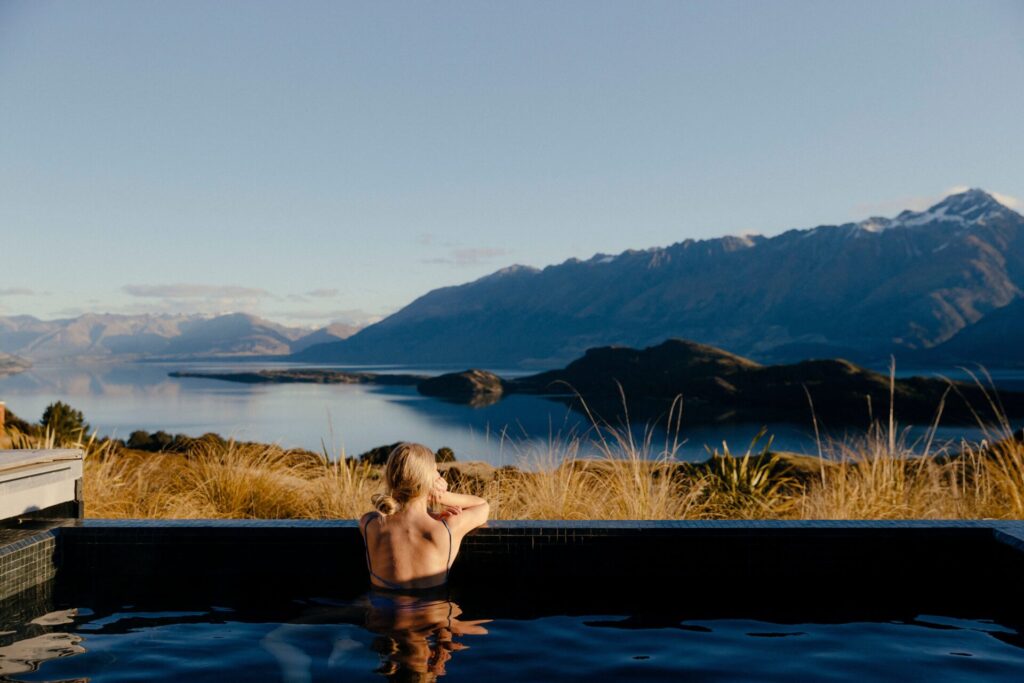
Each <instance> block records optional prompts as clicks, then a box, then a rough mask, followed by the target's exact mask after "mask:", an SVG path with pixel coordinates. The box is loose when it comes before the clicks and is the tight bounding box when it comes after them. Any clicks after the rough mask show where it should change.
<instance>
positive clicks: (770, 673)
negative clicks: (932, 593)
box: [0, 594, 1024, 683]
mask: <svg viewBox="0 0 1024 683" xmlns="http://www.w3.org/2000/svg"><path fill="white" fill-rule="evenodd" d="M522 597H524V598H527V599H528V598H529V596H522ZM597 602H598V603H600V602H601V601H600V600H599V601H597ZM511 604H512V603H511V601H509V600H508V596H505V598H504V599H501V600H495V601H491V602H488V601H486V600H485V601H480V600H479V599H476V598H474V602H467V601H465V600H463V601H459V602H457V601H455V600H452V599H433V600H426V599H420V598H398V597H391V596H381V595H375V594H364V595H359V596H356V597H353V598H349V599H331V598H300V599H293V600H289V601H287V602H286V603H282V604H274V605H264V606H259V605H251V604H250V605H240V604H235V605H231V604H221V605H205V606H198V607H197V606H194V605H193V606H189V607H187V608H182V609H167V608H163V609H159V608H156V607H154V606H152V605H150V606H145V607H143V606H133V605H119V606H116V607H110V606H108V607H103V608H101V607H97V606H92V607H89V606H86V605H84V604H59V603H56V604H54V603H51V606H53V607H56V609H53V610H52V611H50V612H47V613H43V614H38V615H35V616H33V617H32V618H30V619H29V618H27V617H28V616H29V615H28V614H25V619H24V623H21V624H20V625H12V624H10V623H8V624H7V625H6V627H5V628H7V629H8V630H6V631H4V632H3V633H2V634H0V680H9V681H69V680H75V681H80V680H89V681H93V682H100V681H157V680H181V681H190V682H192V683H197V682H199V681H217V682H218V683H223V682H224V681H234V680H245V681H277V680H281V681H319V680H344V681H375V680H381V679H382V678H386V679H390V680H400V681H406V680H433V679H434V678H436V677H440V676H445V677H447V678H446V680H452V681H460V680H465V681H470V680H472V681H479V680H486V681H489V682H492V683H493V682H497V681H543V680H558V681H591V680H597V679H605V680H623V681H661V680H701V681H787V682H789V681H794V680H815V681H824V680H833V681H866V680H873V681H900V683H906V682H907V681H917V680H920V681H1020V680H1021V677H1022V675H1024V637H1022V630H1021V626H1022V624H1021V623H1020V622H1019V621H1017V622H1011V621H1010V620H1008V619H1006V618H986V615H984V614H967V615H964V614H956V615H954V614H923V613H922V614H913V615H890V616H894V618H888V619H880V620H852V621H842V620H840V621H820V620H819V621H810V620H808V621H804V620H800V619H799V618H797V619H795V620H794V619H792V618H787V619H786V620H785V621H775V620H766V619H764V618H737V617H730V618H706V617H696V616H694V615H691V614H687V611H686V609H685V608H679V607H676V606H673V607H669V608H659V607H658V606H657V605H653V604H650V603H645V604H638V605H637V606H636V608H635V609H634V610H633V611H622V610H616V611H613V612H605V611H595V612H594V613H592V614H566V613H559V612H560V611H562V608H564V606H562V608H556V609H545V608H544V607H543V606H542V605H534V606H533V607H524V606H523V605H518V606H517V607H515V608H511V607H510V605H511ZM842 616H843V615H841V614H840V615H837V617H838V618H839V619H842ZM12 626H14V628H13V629H12V628H11V627H12Z"/></svg>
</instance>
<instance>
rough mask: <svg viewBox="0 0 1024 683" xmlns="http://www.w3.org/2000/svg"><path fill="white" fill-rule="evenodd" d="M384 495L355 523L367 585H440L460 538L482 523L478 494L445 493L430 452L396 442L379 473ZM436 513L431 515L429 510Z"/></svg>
mask: <svg viewBox="0 0 1024 683" xmlns="http://www.w3.org/2000/svg"><path fill="white" fill-rule="evenodd" d="M384 478H385V484H386V486H387V492H386V493H378V494H376V495H374V496H373V498H372V499H371V500H372V502H373V506H374V507H375V508H376V510H373V511H372V512H367V513H366V514H365V515H363V516H362V518H360V520H359V528H360V531H361V532H362V534H363V542H364V543H365V544H366V566H367V569H368V570H369V571H370V584H371V585H373V586H374V587H375V588H381V589H385V590H394V591H416V590H424V589H428V588H436V587H438V586H443V585H445V584H446V583H447V582H448V571H449V570H450V569H451V566H452V562H454V561H455V557H456V556H457V555H458V554H459V546H460V545H461V544H462V539H463V537H464V536H465V535H466V534H467V533H468V532H469V531H470V530H472V529H475V528H476V527H478V526H480V525H481V524H483V523H484V522H486V521H487V514H488V513H489V512H490V506H489V505H488V504H487V501H486V500H484V499H483V498H480V497H478V496H469V495H464V494H459V493H451V492H449V491H448V490H447V489H448V486H447V484H446V482H445V480H444V477H442V476H441V474H440V473H439V472H438V471H437V463H436V462H435V459H434V452H433V451H431V450H430V449H429V448H427V447H426V446H422V445H420V444H417V443H403V444H399V445H398V446H397V447H395V449H394V450H393V451H391V454H390V455H388V462H387V465H386V466H385V472H384ZM431 504H433V505H434V506H435V507H438V508H439V509H440V511H439V512H436V513H435V515H431V514H430V510H429V506H430V505H431Z"/></svg>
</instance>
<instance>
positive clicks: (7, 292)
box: [0, 287, 36, 296]
mask: <svg viewBox="0 0 1024 683" xmlns="http://www.w3.org/2000/svg"><path fill="white" fill-rule="evenodd" d="M35 295H36V292H35V290H32V289H26V288H25V287H8V288H7V289H0V296H35Z"/></svg>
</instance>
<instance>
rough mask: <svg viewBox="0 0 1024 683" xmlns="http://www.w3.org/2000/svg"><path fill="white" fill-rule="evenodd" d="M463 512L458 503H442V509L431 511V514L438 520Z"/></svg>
mask: <svg viewBox="0 0 1024 683" xmlns="http://www.w3.org/2000/svg"><path fill="white" fill-rule="evenodd" d="M461 512H462V508H460V507H459V506H458V505H442V506H441V509H440V510H438V511H435V512H432V513H430V516H431V517H433V518H434V519H437V520H442V519H449V518H450V517H454V516H455V515H457V514H460V513H461Z"/></svg>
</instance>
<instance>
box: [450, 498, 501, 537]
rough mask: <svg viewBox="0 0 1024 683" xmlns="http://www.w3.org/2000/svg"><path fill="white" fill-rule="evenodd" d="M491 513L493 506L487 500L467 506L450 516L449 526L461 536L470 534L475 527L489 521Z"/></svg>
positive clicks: (454, 532)
mask: <svg viewBox="0 0 1024 683" xmlns="http://www.w3.org/2000/svg"><path fill="white" fill-rule="evenodd" d="M490 513H491V506H490V505H489V504H487V503H486V502H485V503H483V504H482V505H474V506H473V507H471V508H465V509H464V510H463V511H462V512H460V513H459V514H457V515H455V516H454V517H449V518H448V526H449V528H451V530H452V533H453V534H457V535H458V536H460V537H461V536H464V535H466V534H468V533H469V532H470V531H472V530H473V529H476V528H477V527H479V526H483V525H484V524H485V523H486V522H487V517H488V516H489V515H490Z"/></svg>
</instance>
